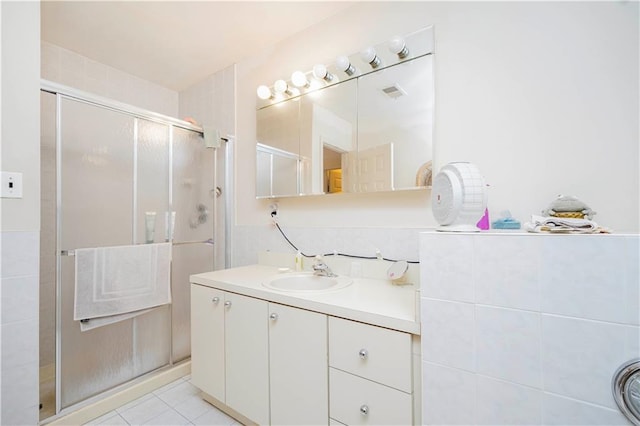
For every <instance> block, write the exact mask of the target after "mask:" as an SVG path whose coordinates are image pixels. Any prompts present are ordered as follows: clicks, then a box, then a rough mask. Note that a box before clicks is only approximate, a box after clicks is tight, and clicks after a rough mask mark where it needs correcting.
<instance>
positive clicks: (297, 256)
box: [296, 250, 303, 272]
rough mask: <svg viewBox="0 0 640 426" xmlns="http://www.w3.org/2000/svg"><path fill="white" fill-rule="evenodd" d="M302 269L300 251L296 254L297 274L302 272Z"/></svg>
mask: <svg viewBox="0 0 640 426" xmlns="http://www.w3.org/2000/svg"><path fill="white" fill-rule="evenodd" d="M302 268H303V266H302V253H300V250H298V252H297V253H296V272H300V271H302Z"/></svg>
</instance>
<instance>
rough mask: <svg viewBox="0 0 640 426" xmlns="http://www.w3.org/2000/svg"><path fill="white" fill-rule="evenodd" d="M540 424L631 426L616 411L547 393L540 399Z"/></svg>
mask: <svg viewBox="0 0 640 426" xmlns="http://www.w3.org/2000/svg"><path fill="white" fill-rule="evenodd" d="M542 423H543V424H545V425H558V426H564V425H580V426H587V425H601V426H613V425H621V426H630V425H631V423H629V421H628V420H627V419H626V418H625V417H624V416H623V415H622V413H621V412H620V411H619V410H617V409H615V410H612V409H609V408H605V407H600V406H598V405H594V404H589V403H587V402H582V401H577V400H575V399H570V398H564V397H561V396H559V395H554V394H550V393H547V392H545V393H544V394H543V399H542Z"/></svg>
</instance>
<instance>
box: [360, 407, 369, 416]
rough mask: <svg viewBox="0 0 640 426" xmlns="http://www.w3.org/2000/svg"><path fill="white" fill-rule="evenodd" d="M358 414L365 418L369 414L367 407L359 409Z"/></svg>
mask: <svg viewBox="0 0 640 426" xmlns="http://www.w3.org/2000/svg"><path fill="white" fill-rule="evenodd" d="M360 413H361V414H362V415H363V416H366V415H367V414H369V406H367V405H363V406H362V407H360Z"/></svg>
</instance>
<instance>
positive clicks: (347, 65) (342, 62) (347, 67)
mask: <svg viewBox="0 0 640 426" xmlns="http://www.w3.org/2000/svg"><path fill="white" fill-rule="evenodd" d="M336 67H338V69H339V70H340V71H344V72H345V73H346V74H347V75H353V74H354V73H355V72H356V69H355V68H354V67H353V65H351V62H350V61H349V58H347V57H346V56H338V57H337V58H336Z"/></svg>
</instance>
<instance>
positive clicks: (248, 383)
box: [191, 284, 329, 425]
mask: <svg viewBox="0 0 640 426" xmlns="http://www.w3.org/2000/svg"><path fill="white" fill-rule="evenodd" d="M191 330H192V336H191V341H192V344H191V345H192V346H191V377H192V379H191V380H192V382H193V384H194V385H195V386H196V387H198V388H200V389H201V390H202V391H203V392H205V393H206V394H207V395H209V396H211V397H213V398H214V399H216V400H217V401H218V402H220V403H222V404H224V405H226V406H228V407H229V408H231V409H233V410H234V411H236V412H237V413H239V414H241V415H242V416H244V417H246V418H247V419H249V420H251V421H253V422H256V423H258V424H278V425H286V424H291V425H295V424H326V423H327V418H328V409H329V407H328V372H327V368H328V367H327V365H328V362H327V316H326V315H324V314H319V313H316V312H311V311H306V310H303V309H298V308H293V307H290V306H285V305H281V304H277V303H271V302H267V301H265V300H261V299H257V298H252V297H247V296H243V295H239V294H236V293H230V292H224V291H221V290H218V289H214V288H209V287H205V286H201V285H197V284H192V285H191Z"/></svg>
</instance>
